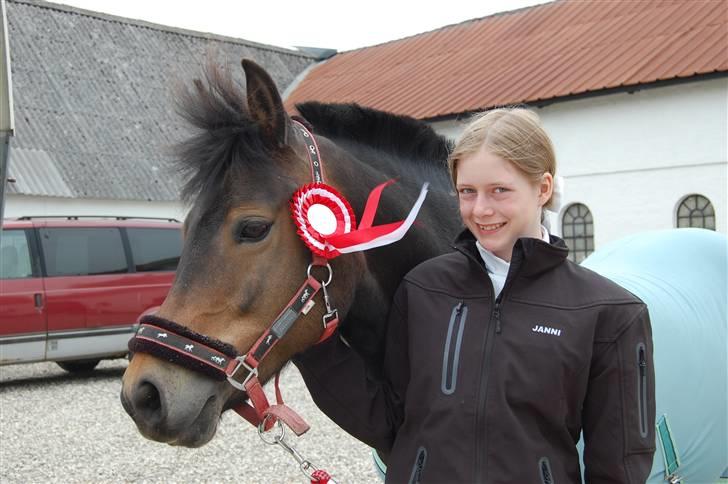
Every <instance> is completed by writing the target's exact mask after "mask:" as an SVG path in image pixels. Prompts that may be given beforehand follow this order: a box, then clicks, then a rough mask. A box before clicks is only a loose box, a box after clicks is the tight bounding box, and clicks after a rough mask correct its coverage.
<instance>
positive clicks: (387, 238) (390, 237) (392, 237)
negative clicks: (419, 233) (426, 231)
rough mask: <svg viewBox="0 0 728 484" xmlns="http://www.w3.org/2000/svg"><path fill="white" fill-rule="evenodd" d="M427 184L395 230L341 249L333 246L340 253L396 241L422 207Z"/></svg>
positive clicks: (372, 247)
mask: <svg viewBox="0 0 728 484" xmlns="http://www.w3.org/2000/svg"><path fill="white" fill-rule="evenodd" d="M429 185H430V184H429V183H425V184H424V185H422V189H421V190H420V195H419V197H417V201H416V202H415V204H414V206H413V207H412V210H410V213H409V214H408V215H407V218H406V219H404V222H403V223H402V225H400V226H399V227H398V228H397V229H396V230H393V231H392V232H390V233H388V234H385V235H382V236H381V237H377V238H376V239H374V240H370V241H369V242H362V243H361V244H357V245H352V246H350V247H344V248H342V249H339V248H338V247H334V248H335V249H336V250H338V251H339V252H340V253H342V254H349V253H351V252H360V251H362V250H368V249H374V248H376V247H382V246H383V245H389V244H393V243H395V242H397V241H398V240H400V239H401V238H402V237H404V234H406V233H407V231H408V230H409V228H410V227H411V226H412V224H413V223H414V221H415V219H416V218H417V214H418V213H419V211H420V208H422V204H423V203H425V197H426V196H427V189H428V187H429Z"/></svg>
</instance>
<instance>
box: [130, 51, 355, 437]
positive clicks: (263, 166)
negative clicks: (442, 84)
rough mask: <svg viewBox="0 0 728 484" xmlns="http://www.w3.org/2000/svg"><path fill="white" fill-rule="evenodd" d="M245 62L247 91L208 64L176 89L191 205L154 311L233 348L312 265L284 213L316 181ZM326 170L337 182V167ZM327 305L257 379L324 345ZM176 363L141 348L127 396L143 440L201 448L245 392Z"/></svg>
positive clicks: (343, 302)
mask: <svg viewBox="0 0 728 484" xmlns="http://www.w3.org/2000/svg"><path fill="white" fill-rule="evenodd" d="M243 69H244V71H245V77H246V91H247V95H245V91H243V90H242V89H240V88H239V86H238V85H237V83H236V82H234V81H233V80H232V77H231V76H230V75H229V74H226V73H225V71H223V70H221V69H219V68H208V69H207V72H206V80H205V82H203V81H196V82H195V83H194V89H193V90H191V91H190V90H185V91H184V92H183V93H182V94H181V98H180V99H181V103H180V106H181V113H182V115H183V116H184V117H185V118H186V119H187V121H188V122H189V123H190V124H191V125H192V126H193V127H194V129H195V130H196V132H195V134H194V135H193V136H192V137H191V138H189V139H188V140H187V141H186V142H184V143H183V144H181V145H180V147H179V153H178V154H179V156H178V158H179V160H180V163H181V168H182V169H183V171H184V172H185V173H186V174H187V180H188V181H187V183H186V185H185V187H184V190H183V198H184V199H185V200H187V201H190V202H192V205H191V210H190V212H189V215H188V216H187V218H186V220H185V223H184V227H183V232H184V246H183V250H182V256H181V258H180V262H179V266H178V268H177V274H176V278H175V281H174V284H173V286H172V288H171V290H170V292H169V295H168V296H167V299H166V300H165V301H164V303H163V305H162V307H161V308H160V310H159V311H158V313H157V314H156V316H157V317H158V318H160V320H166V321H171V322H173V323H176V325H179V326H183V327H184V328H186V330H188V331H189V332H192V333H197V334H199V335H204V336H205V337H208V338H210V339H211V340H217V342H216V344H217V345H218V346H221V345H222V346H225V347H226V348H231V349H233V351H236V352H237V353H238V354H244V353H246V352H247V351H248V349H249V348H250V347H251V346H252V345H253V344H254V342H255V341H256V340H257V339H258V338H259V337H260V335H261V334H262V333H263V332H264V331H265V330H266V329H267V328H268V327H269V326H270V324H271V322H272V321H273V320H274V319H275V318H276V316H277V315H278V313H279V312H280V311H281V309H282V308H283V307H285V305H286V304H287V302H288V301H289V300H290V299H291V297H292V296H293V295H294V294H295V293H296V291H297V290H298V288H299V286H300V285H301V283H302V282H303V281H304V280H305V278H306V274H307V267H308V265H309V263H310V262H311V252H310V251H309V250H308V249H307V248H306V246H305V245H304V244H303V242H302V241H301V240H300V239H299V237H298V235H297V233H296V228H295V225H294V223H293V220H292V217H291V214H290V209H289V201H290V199H291V196H292V194H293V193H294V192H295V191H296V190H297V189H298V188H299V187H300V186H302V185H304V184H307V183H310V182H311V181H312V180H311V169H310V166H309V159H308V156H307V154H308V153H307V146H306V144H305V143H304V139H303V138H302V137H301V133H300V132H299V131H298V130H295V129H294V128H293V127H292V123H291V120H290V118H289V117H288V116H287V114H286V112H285V110H284V108H283V104H282V102H281V98H280V95H279V93H278V91H277V89H276V86H275V84H274V82H273V80H272V79H271V78H270V76H269V75H268V74H267V73H266V72H265V71H264V70H263V69H262V68H260V67H259V66H258V65H256V64H255V63H253V62H250V61H247V60H245V61H243ZM323 146H324V145H322V148H323ZM325 149H326V153H327V156H329V157H331V158H334V157H336V156H337V155H338V153H339V151H337V148H336V147H335V146H334V145H333V144H330V143H329V144H328V145H327V146H325ZM327 177H328V179H327V182H328V183H330V184H332V185H334V186H336V183H337V182H336V176H335V174H334V173H332V172H327ZM363 260H364V259H363V258H362V257H358V256H353V257H347V258H346V260H345V261H342V262H337V266H338V267H339V268H342V269H344V270H341V271H340V274H339V273H337V276H336V281H335V286H336V287H335V288H334V289H333V292H334V293H335V295H336V305H337V307H338V309H339V311H340V312H341V313H343V314H345V313H346V311H347V309H348V307H349V306H350V305H351V300H352V298H353V296H352V294H353V290H352V286H353V284H354V281H353V279H352V276H349V277H348V278H347V275H353V274H357V273H358V272H360V269H361V267H357V266H358V265H360V264H363ZM357 269H359V271H358V270H357ZM326 276H327V274H321V276H320V277H326ZM323 306H324V305H323V304H316V305H315V306H314V308H313V310H311V311H310V312H309V313H308V314H306V315H305V316H302V317H301V318H300V319H299V320H298V321H297V322H296V324H295V325H294V326H293V327H292V329H291V330H290V331H289V332H288V333H287V335H286V337H285V338H284V339H282V340H281V341H280V343H279V344H278V345H276V346H275V347H274V348H273V349H272V351H271V352H270V353H269V354H268V355H267V356H266V357H265V359H264V360H263V361H262V362H261V365H260V367H259V378H260V380H261V381H262V382H265V381H266V380H268V379H269V378H270V377H271V375H274V374H275V373H276V371H278V370H279V369H280V368H281V366H282V365H283V364H284V363H285V362H286V361H288V360H289V359H290V358H291V357H292V356H293V355H294V354H295V353H297V352H300V351H302V350H303V349H305V348H307V347H309V346H311V345H313V344H314V343H315V342H316V341H317V339H318V338H319V337H320V335H321V333H322V330H323V328H322V323H321V318H322V315H323V310H324V308H323ZM223 349H224V348H223ZM169 360H170V358H160V357H159V355H157V356H153V355H152V354H148V353H147V352H141V353H139V352H138V353H136V354H135V355H134V357H133V359H132V361H131V363H130V364H129V367H128V369H127V370H126V373H125V374H124V379H123V388H122V392H121V400H122V403H123V405H124V408H125V409H126V411H127V412H128V413H129V414H130V415H131V417H132V418H133V419H134V421H135V422H136V424H137V426H138V428H139V430H140V432H141V433H142V434H143V435H145V436H146V437H148V438H151V439H154V440H158V441H162V442H168V443H172V444H179V445H185V446H200V445H203V444H205V443H206V442H207V441H209V440H210V439H211V438H212V436H213V435H214V433H215V430H216V427H217V422H218V421H219V417H220V414H221V413H222V412H223V411H224V410H226V409H227V408H230V407H232V406H233V405H236V404H239V403H241V402H242V401H243V400H244V399H245V398H246V395H245V394H244V393H243V392H240V391H237V390H236V389H235V388H233V387H232V386H231V385H230V384H228V382H226V381H224V380H222V381H219V380H215V379H213V378H209V377H208V376H206V375H205V374H203V373H199V372H197V371H192V370H191V369H189V368H186V367H184V365H178V364H175V363H173V362H170V361H169Z"/></svg>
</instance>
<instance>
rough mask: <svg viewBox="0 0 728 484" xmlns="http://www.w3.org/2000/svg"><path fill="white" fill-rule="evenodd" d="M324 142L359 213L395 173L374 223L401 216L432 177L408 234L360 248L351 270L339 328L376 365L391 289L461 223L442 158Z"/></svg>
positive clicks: (334, 177) (444, 245)
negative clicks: (427, 159)
mask: <svg viewBox="0 0 728 484" xmlns="http://www.w3.org/2000/svg"><path fill="white" fill-rule="evenodd" d="M326 148H328V149H327V151H329V153H331V155H333V156H331V157H330V158H331V159H332V160H334V159H335V160H336V162H335V163H327V171H328V173H329V174H330V179H331V181H332V183H335V184H336V186H337V187H338V188H339V189H340V190H341V192H342V193H343V194H344V196H346V197H347V199H348V200H349V201H350V203H351V204H352V207H353V209H354V211H355V212H356V213H357V214H358V215H360V214H361V213H362V211H363V208H364V205H365V203H366V199H367V196H368V194H369V192H370V191H371V190H372V189H373V188H374V187H375V186H376V185H378V184H380V183H382V182H384V181H386V180H388V179H391V178H395V179H397V183H395V184H394V185H391V186H389V187H387V188H386V189H385V190H384V192H383V194H382V197H381V200H380V204H379V208H378V210H377V216H376V217H375V221H374V225H379V224H383V223H389V222H394V221H398V220H403V219H404V218H405V217H406V216H407V214H408V213H409V210H410V209H411V208H412V206H413V204H414V201H415V200H416V198H417V195H418V194H419V191H420V188H421V186H422V184H423V183H424V182H425V181H427V182H429V183H430V190H429V192H428V195H427V199H426V201H425V203H424V205H423V206H422V209H421V210H420V213H419V215H418V217H417V221H416V222H415V224H414V225H413V226H412V227H411V228H410V230H409V232H408V233H407V235H406V236H405V237H404V238H403V239H402V240H401V241H399V242H397V243H395V244H392V245H389V246H385V247H381V248H377V249H375V250H370V251H367V252H365V253H363V257H364V258H365V260H366V264H365V267H366V268H365V270H363V271H361V272H360V273H358V274H355V275H353V277H355V280H354V281H353V284H352V286H353V291H354V299H353V302H352V304H351V306H350V308H349V310H348V312H347V314H346V317H345V318H344V320H343V321H342V334H343V335H344V337H345V338H346V339H347V340H348V341H349V342H350V343H351V344H352V346H354V347H355V348H356V349H357V350H358V351H359V353H360V354H361V355H362V356H363V357H364V358H365V360H367V362H368V364H369V366H370V368H372V369H374V370H375V371H376V370H377V369H378V365H379V364H380V362H381V358H382V354H381V351H382V349H383V347H384V337H385V333H386V321H387V316H388V313H389V310H390V306H391V303H392V298H393V296H394V292H395V290H396V289H397V287H398V285H399V284H400V282H401V281H402V278H403V277H404V276H405V274H406V273H407V272H409V271H410V270H411V269H412V268H413V267H415V266H416V265H417V264H419V263H420V262H423V261H425V260H427V259H429V258H431V257H434V256H437V255H439V254H442V253H444V252H446V251H447V250H448V247H449V244H450V242H452V240H453V239H454V237H455V235H456V233H457V231H458V229H459V227H460V222H459V216H458V215H457V207H456V199H455V197H454V196H453V195H452V194H451V193H450V182H449V175H448V173H447V171H446V170H445V169H444V166H445V164H444V160H443V163H442V165H440V167H439V168H438V167H437V166H431V165H426V164H417V163H412V161H411V160H402V159H399V158H398V157H396V156H393V155H391V154H388V153H382V152H378V151H377V150H372V149H370V148H367V147H357V146H354V145H352V144H344V147H343V148H342V147H340V146H338V145H337V146H336V147H333V146H330V145H327V146H326ZM322 150H323V148H322Z"/></svg>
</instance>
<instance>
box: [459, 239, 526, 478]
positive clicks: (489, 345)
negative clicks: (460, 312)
mask: <svg viewBox="0 0 728 484" xmlns="http://www.w3.org/2000/svg"><path fill="white" fill-rule="evenodd" d="M456 249H457V250H458V251H460V252H461V253H463V254H465V256H466V257H469V258H470V259H471V260H474V261H475V263H476V264H477V265H478V267H480V268H481V269H482V270H483V272H485V275H486V276H487V277H488V281H490V276H489V275H488V271H487V270H486V269H485V268H484V267H483V266H482V265H480V263H479V262H478V261H477V260H476V259H475V258H474V257H473V256H472V255H471V254H469V253H468V252H467V251H465V250H462V249H459V248H457V247H456ZM515 260H516V263H514V257H511V266H510V268H509V269H508V275H506V281H505V284H504V285H503V289H501V292H500V295H499V296H498V297H497V298H494V296H495V291H494V289H493V283H492V282H491V283H490V285H489V287H490V288H491V292H490V294H491V301H493V310H492V312H491V317H490V319H491V321H490V324H489V325H488V332H487V333H486V337H485V341H484V342H483V345H484V347H485V348H484V350H483V353H484V356H483V361H482V362H481V367H480V389H479V391H478V406H477V408H476V409H475V482H483V481H484V479H483V467H484V466H483V460H484V459H485V456H486V455H487V453H488V442H487V440H486V438H485V429H482V426H483V423H482V422H481V420H482V419H483V414H484V413H485V400H486V397H487V396H488V377H489V376H490V375H489V371H488V369H489V368H488V362H489V361H490V354H491V352H492V350H493V339H494V335H495V334H500V332H501V324H500V318H501V308H502V305H503V297H504V296H505V294H506V289H508V288H509V286H510V284H511V283H512V281H513V279H514V278H515V277H516V273H517V271H518V268H519V267H520V263H521V259H520V257H517V258H515Z"/></svg>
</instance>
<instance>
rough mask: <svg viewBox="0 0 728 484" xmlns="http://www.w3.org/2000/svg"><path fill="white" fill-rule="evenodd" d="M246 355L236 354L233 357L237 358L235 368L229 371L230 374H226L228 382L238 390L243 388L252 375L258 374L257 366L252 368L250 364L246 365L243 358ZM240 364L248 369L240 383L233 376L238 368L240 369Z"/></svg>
mask: <svg viewBox="0 0 728 484" xmlns="http://www.w3.org/2000/svg"><path fill="white" fill-rule="evenodd" d="M247 356H248V355H243V356H238V357H237V358H235V359H236V360H237V362H238V364H237V365H236V366H235V368H233V371H231V372H230V374H228V376H227V380H228V382H230V384H231V385H232V386H233V387H235V388H237V389H238V390H241V391H243V390H245V384H246V383H248V380H250V379H251V378H253V377H254V376H255V377H257V376H258V369H257V368H253V367H252V366H250V365H248V364H247V363H246V362H245V358H246V357H247ZM241 366H243V367H245V369H246V370H248V376H246V377H245V380H243V382H242V383H240V382H239V381H237V380H236V379H235V378H233V377H234V376H235V374H236V373H237V372H238V370H239V369H240V367H241Z"/></svg>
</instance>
